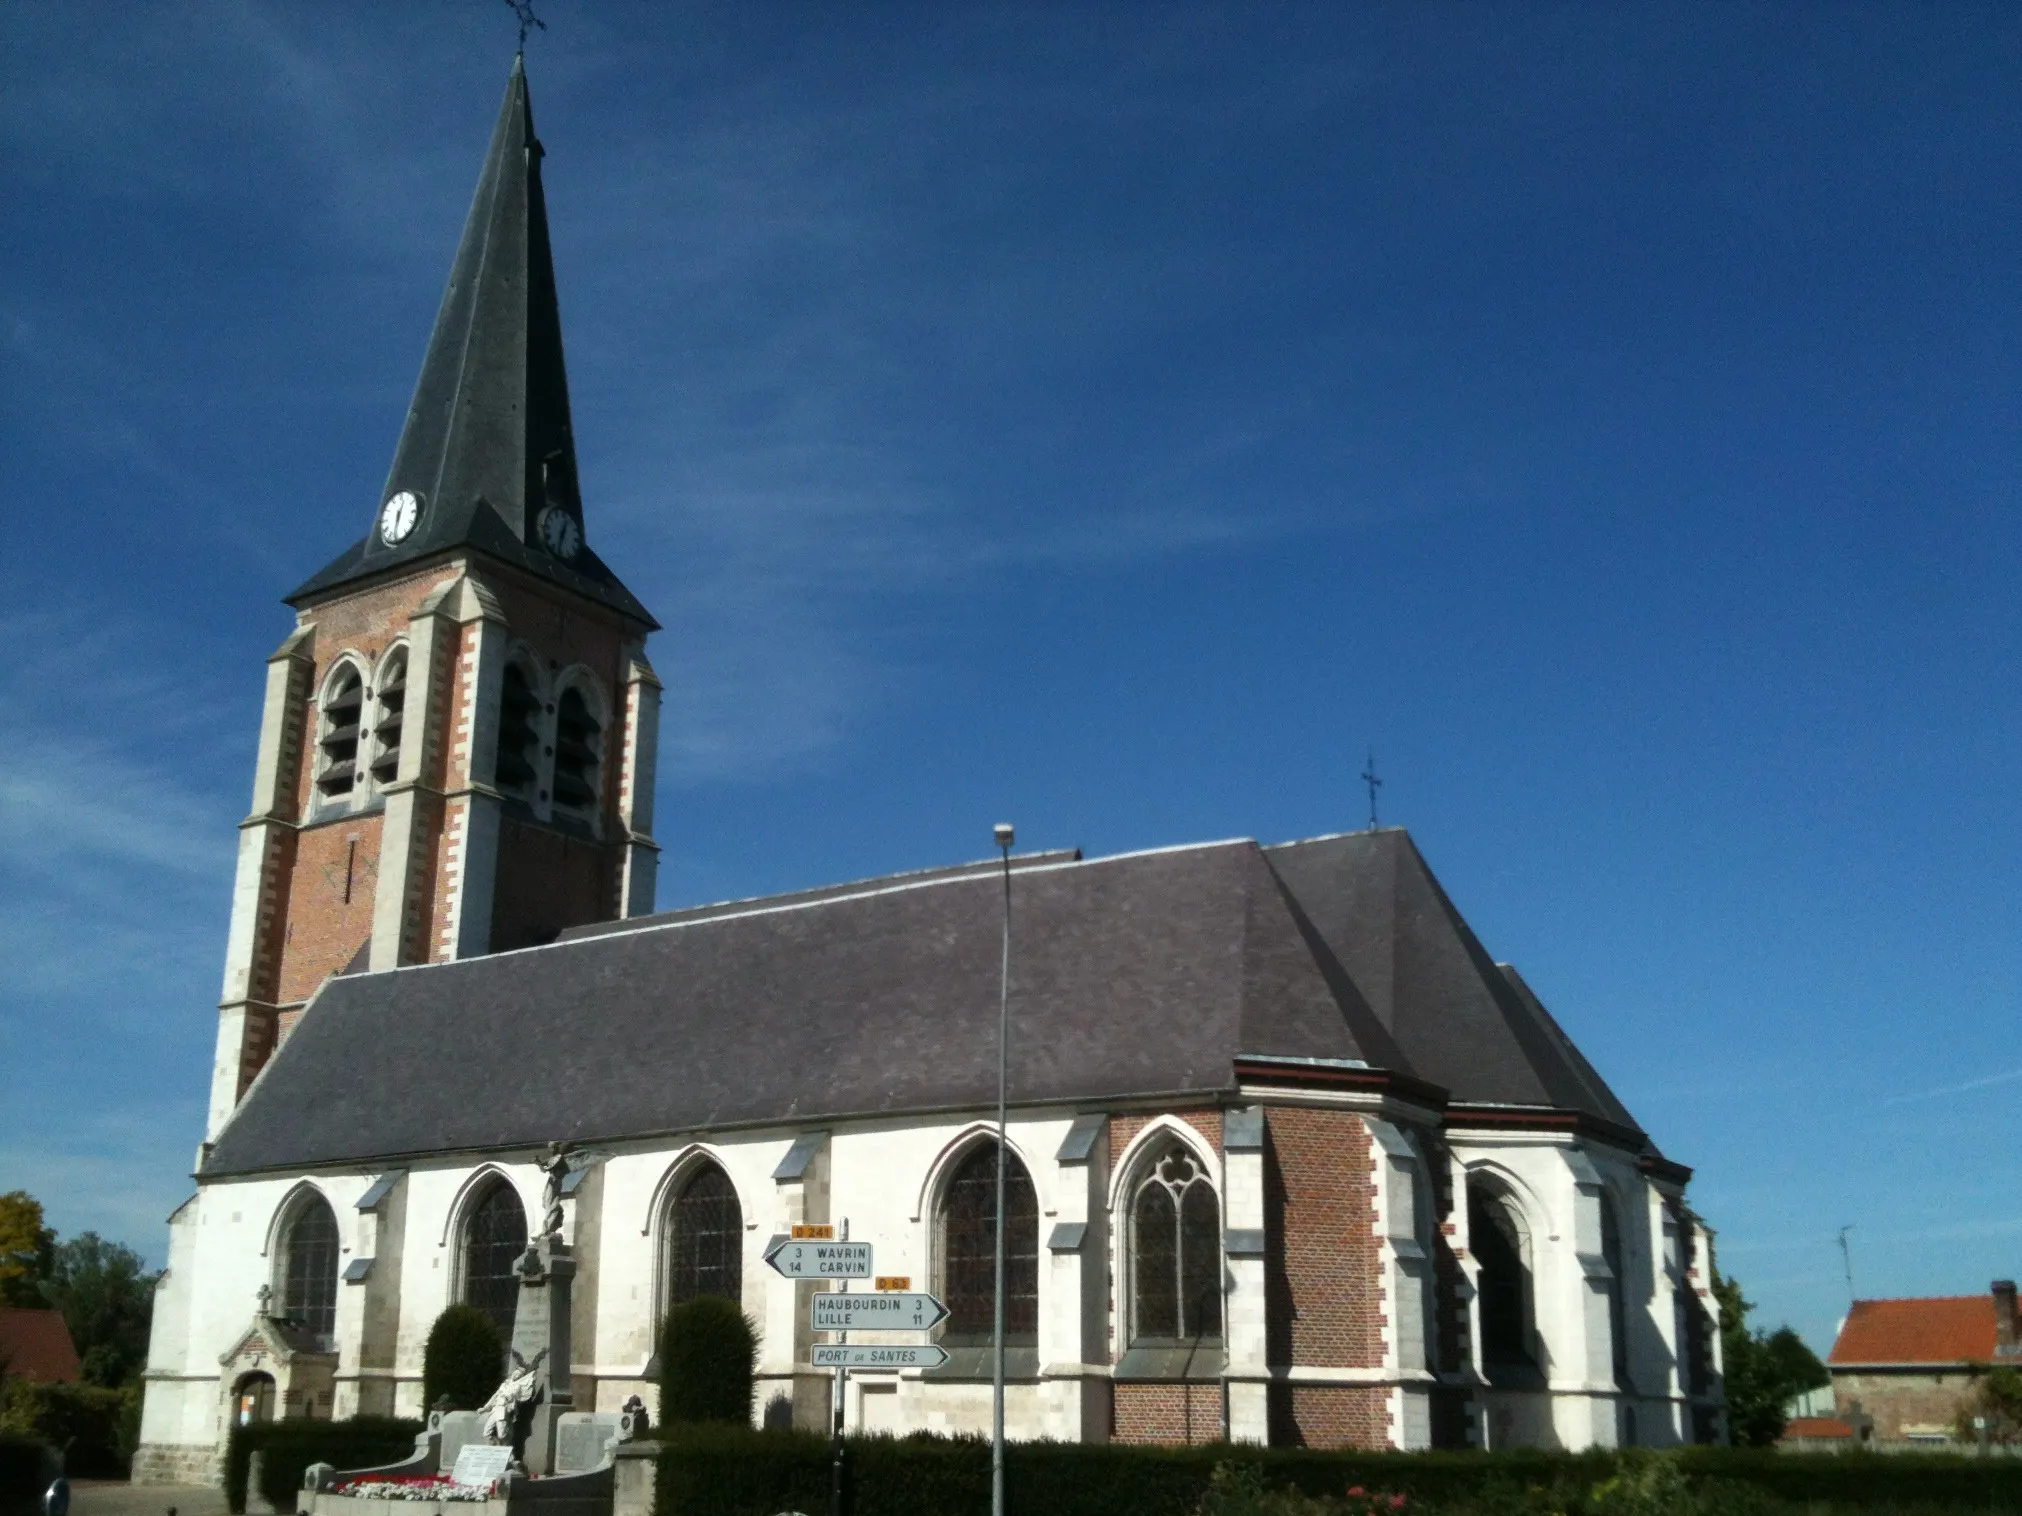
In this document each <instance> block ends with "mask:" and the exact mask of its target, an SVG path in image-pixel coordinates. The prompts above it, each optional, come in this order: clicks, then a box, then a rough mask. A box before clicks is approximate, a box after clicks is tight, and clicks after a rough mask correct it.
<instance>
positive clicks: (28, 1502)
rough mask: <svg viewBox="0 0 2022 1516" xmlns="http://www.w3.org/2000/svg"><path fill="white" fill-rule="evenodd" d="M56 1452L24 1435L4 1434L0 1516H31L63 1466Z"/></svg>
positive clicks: (0, 1443)
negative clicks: (43, 1493)
mask: <svg viewBox="0 0 2022 1516" xmlns="http://www.w3.org/2000/svg"><path fill="white" fill-rule="evenodd" d="M62 1466H63V1465H62V1461H61V1460H60V1459H58V1458H57V1456H56V1450H55V1449H54V1448H51V1447H47V1446H45V1445H44V1444H43V1443H42V1442H41V1441H40V1440H39V1439H37V1438H34V1437H30V1436H28V1435H26V1434H25V1433H22V1432H0V1516H31V1513H33V1512H36V1511H39V1510H40V1509H41V1508H42V1492H43V1491H44V1490H46V1489H48V1488H49V1482H50V1481H51V1480H52V1479H54V1478H55V1477H56V1472H57V1470H58V1469H60V1468H61V1467H62Z"/></svg>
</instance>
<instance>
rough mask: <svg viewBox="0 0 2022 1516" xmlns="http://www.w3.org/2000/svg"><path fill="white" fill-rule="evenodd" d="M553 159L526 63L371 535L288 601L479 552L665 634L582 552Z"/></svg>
mask: <svg viewBox="0 0 2022 1516" xmlns="http://www.w3.org/2000/svg"><path fill="white" fill-rule="evenodd" d="M542 151H543V150H542V147H541V144H540V139H539V138H538V137H536V136H535V135H534V114H533V104H532V102H531V100H530V99H529V98H528V94H527V79H526V67H525V60H524V59H523V58H520V57H515V58H514V59H513V69H512V76H511V78H509V79H508V80H507V81H506V92H505V100H504V102H503V104H502V105H501V106H500V107H499V115H498V123H497V125H496V126H495V127H493V129H492V136H491V146H490V149H489V151H487V153H486V154H485V161H484V169H483V171H482V172H481V173H480V174H479V175H478V182H477V194H476V196H475V197H474V198H473V199H472V201H471V207H470V216H469V219H468V220H466V221H465V222H464V228H463V240H462V242H461V243H460V244H459V245H458V247H457V250H456V262H455V263H454V264H453V265H452V266H451V269H450V275H449V288H448V289H447V290H446V291H445V292H444V294H443V297H442V306H441V309H440V310H439V311H437V313H436V318H435V331H434V333H433V334H432V335H431V336H430V337H429V341H428V354H427V356H426V357H425V358H424V359H423V360H422V365H421V377H420V379H419V380H418V381H417V382H416V384H415V387H414V399H413V401H412V403H411V404H410V405H409V407H408V411H407V422H406V425H405V427H404V428H403V429H402V431H401V434H400V445H399V446H398V448H396V449H395V451H394V455H393V467H392V470H391V471H390V472H389V473H388V475H387V478H386V487H385V489H384V490H383V491H382V492H381V496H380V503H379V504H378V505H377V506H376V507H375V516H374V520H373V524H372V528H371V530H370V531H369V532H368V533H367V534H366V536H365V538H364V540H363V541H361V542H358V543H356V544H354V545H353V547H352V548H351V549H350V551H348V552H346V553H345V554H344V555H343V556H342V557H340V558H339V559H337V561H336V562H334V563H332V564H330V565H329V566H328V567H327V568H325V569H324V570H323V571H322V572H321V573H320V574H318V575H316V576H315V578H313V579H311V580H310V581H309V582H308V583H306V584H304V585H303V586H302V587H301V588H300V589H298V590H296V591H295V593H294V594H292V595H290V596H289V597H288V598H289V600H290V601H292V602H295V603H297V604H300V603H301V602H303V601H305V600H310V599H320V598H322V596H323V594H324V593H325V592H327V591H329V590H331V589H334V588H336V587H337V586H339V585H342V584H347V583H349V582H351V581H353V580H356V579H360V578H364V577H366V576H371V575H377V574H379V573H382V572H384V571H386V570H388V569H392V568H396V567H400V566H403V565H405V564H407V563H410V562H413V561H416V560H419V559H423V558H428V557H432V556H435V555H437V554H440V553H444V552H448V551H452V550H456V549H461V548H474V549H477V550H479V551H482V552H486V553H489V554H491V555H492V556H494V557H497V558H502V559H504V560H505V561H506V562H508V563H510V564H512V565H514V566H515V567H519V568H522V569H527V570H531V571H532V572H534V573H536V574H538V575H540V576H541V577H543V578H547V579H550V580H555V581H557V582H560V583H562V584H564V585H566V586H567V587H569V588H571V589H574V590H576V591H577V592H578V593H580V594H584V595H587V596H589V597H590V598H592V599H595V600H600V601H603V602H604V603H606V604H608V605H611V606H614V607H615V608H617V609H619V610H621V611H624V612H626V613H627V614H628V615H631V616H633V617H636V618H637V619H638V620H640V621H642V622H645V623H646V624H647V625H648V626H652V625H655V624H656V623H654V622H653V619H652V617H651V616H650V615H649V614H648V613H647V611H646V609H645V607H644V606H642V605H640V604H639V602H638V601H637V600H636V599H634V598H633V596H632V594H631V592H630V591H629V590H627V589H626V588H625V587H624V586H623V585H622V584H620V583H619V582H618V579H617V576H616V575H614V574H613V573H612V572H611V571H610V570H609V569H608V568H606V567H605V566H604V564H603V562H602V561H601V560H600V559H598V558H597V556H596V555H595V554H594V553H592V552H591V551H590V549H589V548H588V546H586V545H585V543H584V520H583V506H582V498H581V495H580V493H579V492H578V486H577V473H576V444H575V436H574V433H573V431H572V429H571V427H570V424H569V380H568V373H567V371H566V369H565V367H564V365H563V361H562V320H561V310H560V307H559V304H558V303H557V300H556V296H555V267H554V258H553V255H552V253H551V251H550V249H549V245H548V216H547V203H546V200H545V198H544V197H543V195H542V192H541V157H542Z"/></svg>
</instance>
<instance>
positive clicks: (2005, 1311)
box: [1992, 1279, 2022, 1358]
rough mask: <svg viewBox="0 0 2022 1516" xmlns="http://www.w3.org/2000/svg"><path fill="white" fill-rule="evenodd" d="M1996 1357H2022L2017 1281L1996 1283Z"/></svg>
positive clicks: (1994, 1284)
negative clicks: (2017, 1325) (2017, 1329)
mask: <svg viewBox="0 0 2022 1516" xmlns="http://www.w3.org/2000/svg"><path fill="white" fill-rule="evenodd" d="M1992 1289H1993V1291H1994V1356H1995V1357H1996V1358H2016V1357H2022V1338H2018V1337H2017V1336H2016V1330H2015V1281H2014V1280H2012V1279H1997V1280H1995V1281H1994V1283H1993V1286H1992Z"/></svg>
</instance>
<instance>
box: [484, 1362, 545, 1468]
mask: <svg viewBox="0 0 2022 1516" xmlns="http://www.w3.org/2000/svg"><path fill="white" fill-rule="evenodd" d="M506 1351H508V1352H510V1353H512V1356H513V1367H512V1372H511V1373H509V1374H507V1375H506V1377H505V1379H504V1380H503V1381H502V1382H501V1383H500V1385H499V1387H498V1388H497V1389H495V1390H493V1391H492V1392H491V1399H489V1400H487V1401H486V1402H485V1403H484V1404H483V1406H481V1407H480V1408H479V1412H478V1414H480V1415H481V1416H483V1417H484V1440H485V1441H486V1442H488V1443H490V1444H491V1445H492V1446H493V1447H501V1446H503V1447H511V1446H512V1445H513V1444H514V1443H515V1442H517V1441H518V1440H519V1425H520V1408H521V1407H522V1406H529V1405H532V1404H533V1403H534V1402H535V1401H536V1400H538V1399H539V1398H540V1394H541V1385H540V1367H541V1360H542V1359H543V1358H545V1357H547V1356H548V1350H547V1349H546V1348H542V1349H541V1350H540V1351H539V1352H538V1353H536V1354H534V1356H533V1361H532V1362H528V1361H527V1360H526V1359H524V1358H522V1357H520V1355H519V1353H518V1351H517V1350H515V1349H511V1348H508V1349H507V1350H506Z"/></svg>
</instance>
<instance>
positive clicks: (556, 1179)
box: [541, 1142, 578, 1237]
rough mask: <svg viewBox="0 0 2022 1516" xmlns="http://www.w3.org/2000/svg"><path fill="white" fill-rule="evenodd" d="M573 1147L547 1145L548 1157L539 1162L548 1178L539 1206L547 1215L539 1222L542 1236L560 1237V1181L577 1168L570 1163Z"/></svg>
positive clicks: (554, 1143)
mask: <svg viewBox="0 0 2022 1516" xmlns="http://www.w3.org/2000/svg"><path fill="white" fill-rule="evenodd" d="M574 1152H575V1148H574V1145H573V1144H572V1143H567V1142H551V1143H549V1144H548V1156H547V1157H545V1158H543V1159H542V1160H541V1172H542V1173H544V1174H546V1175H547V1176H548V1183H547V1188H546V1189H545V1190H544V1191H543V1192H542V1195H541V1204H542V1206H543V1208H544V1209H545V1210H546V1212H547V1214H546V1216H544V1217H543V1218H542V1220H541V1232H542V1234H543V1235H544V1236H548V1237H560V1236H561V1235H562V1181H564V1180H565V1179H567V1178H568V1177H569V1170H570V1169H572V1168H575V1167H578V1165H577V1164H575V1163H572V1162H571V1161H570V1160H571V1157H572V1155H573V1154H574Z"/></svg>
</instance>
